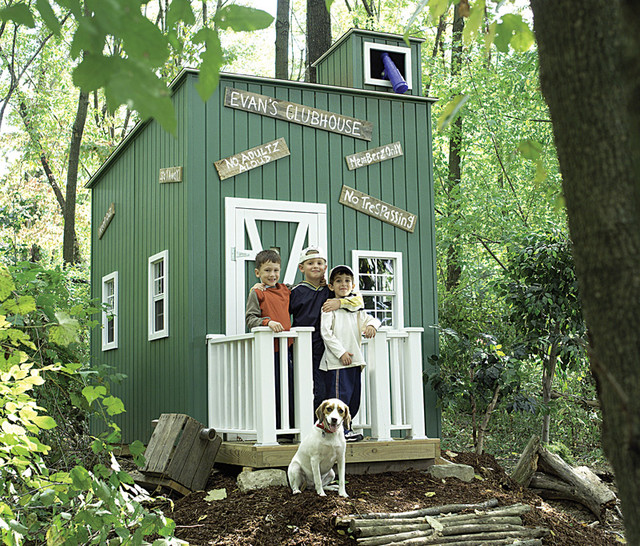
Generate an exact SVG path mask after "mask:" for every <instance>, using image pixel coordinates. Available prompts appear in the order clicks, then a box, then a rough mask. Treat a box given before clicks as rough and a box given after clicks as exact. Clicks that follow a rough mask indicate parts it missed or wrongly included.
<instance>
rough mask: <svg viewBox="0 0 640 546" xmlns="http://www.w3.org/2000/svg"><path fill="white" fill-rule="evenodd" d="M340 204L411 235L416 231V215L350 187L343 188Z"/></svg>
mask: <svg viewBox="0 0 640 546" xmlns="http://www.w3.org/2000/svg"><path fill="white" fill-rule="evenodd" d="M340 203H342V204H343V205H346V206H347V207H351V208H352V209H355V210H357V211H359V212H364V213H365V214H368V215H369V216H373V217H374V218H378V219H379V220H382V221H383V222H387V224H391V225H392V226H395V227H399V228H400V229H404V230H405V231H408V232H409V233H413V230H415V229H416V223H417V222H418V217H417V216H416V215H415V214H412V213H410V212H407V211H406V210H402V209H399V208H398V207H394V206H393V205H389V204H388V203H385V202H384V201H380V200H378V199H376V198H375V197H371V196H370V195H367V194H366V193H362V192H361V191H358V190H354V189H353V188H350V187H349V186H342V192H341V193H340Z"/></svg>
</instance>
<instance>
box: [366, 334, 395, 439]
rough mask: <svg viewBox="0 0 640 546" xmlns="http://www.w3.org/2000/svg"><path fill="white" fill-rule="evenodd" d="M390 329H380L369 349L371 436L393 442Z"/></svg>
mask: <svg viewBox="0 0 640 546" xmlns="http://www.w3.org/2000/svg"><path fill="white" fill-rule="evenodd" d="M387 331H388V328H384V327H383V328H380V330H378V333H377V334H376V337H374V338H373V340H371V341H372V344H373V347H372V346H371V342H370V345H369V347H370V348H372V349H373V351H370V352H369V364H368V365H369V366H371V369H370V378H371V394H372V397H373V403H372V404H371V436H372V438H374V439H376V440H379V441H385V440H391V391H390V384H389V350H388V346H387Z"/></svg>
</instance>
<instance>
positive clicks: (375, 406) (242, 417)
mask: <svg viewBox="0 0 640 546" xmlns="http://www.w3.org/2000/svg"><path fill="white" fill-rule="evenodd" d="M423 331H424V330H423V329H422V328H405V329H402V330H390V329H388V328H381V329H380V330H379V331H378V333H377V335H376V337H375V338H373V339H371V340H363V345H364V350H365V353H364V354H365V359H366V361H367V366H366V367H365V370H364V372H363V376H362V402H361V406H360V411H359V412H358V415H357V416H356V418H355V420H354V423H353V426H354V428H358V429H370V431H371V437H372V438H374V439H376V440H391V439H392V438H391V432H392V431H393V430H403V431H405V435H406V437H410V438H414V439H423V438H426V436H425V423H424V399H423V391H422V343H421V336H422V332H423ZM312 332H313V328H311V327H299V328H292V329H291V331H288V332H281V333H279V334H274V333H273V332H272V331H271V329H269V328H268V327H266V326H265V327H258V328H254V329H253V330H252V332H251V333H250V334H240V335H234V336H225V335H216V334H210V335H208V336H207V360H208V362H207V366H208V399H209V426H210V427H213V428H215V429H216V431H218V433H221V434H225V435H226V436H227V439H234V436H235V437H241V438H245V439H248V438H247V437H248V436H251V437H253V436H255V438H256V444H257V445H275V444H276V443H277V436H278V435H280V434H300V436H301V437H302V436H304V435H305V434H306V433H307V432H308V431H309V430H310V429H311V428H312V427H313V423H314V419H313V412H314V409H315V408H313V394H312V393H313V375H312V357H311V333H312ZM274 338H276V339H278V341H279V343H280V355H281V358H280V397H281V403H280V407H281V408H282V411H281V426H280V428H279V429H276V411H275V407H276V404H275V398H276V392H275V377H274V356H273V354H274V353H273V346H274ZM289 339H293V368H294V377H293V388H294V393H293V397H294V408H295V412H294V423H295V426H293V425H292V424H291V423H290V422H289V411H288V408H289V403H288V400H289V382H288V367H287V357H286V355H287V346H288V343H289Z"/></svg>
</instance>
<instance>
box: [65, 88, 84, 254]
mask: <svg viewBox="0 0 640 546" xmlns="http://www.w3.org/2000/svg"><path fill="white" fill-rule="evenodd" d="M88 106H89V93H87V92H86V91H80V95H79V97H78V109H77V111H76V119H75V121H74V123H73V129H72V131H71V145H70V146H69V163H68V166H67V191H66V198H65V202H66V205H65V207H64V236H63V242H62V256H63V259H64V262H65V263H78V262H79V261H80V248H79V246H78V240H77V239H76V192H77V188H78V167H79V165H80V144H81V143H82V135H83V133H84V124H85V121H86V120H87V110H88Z"/></svg>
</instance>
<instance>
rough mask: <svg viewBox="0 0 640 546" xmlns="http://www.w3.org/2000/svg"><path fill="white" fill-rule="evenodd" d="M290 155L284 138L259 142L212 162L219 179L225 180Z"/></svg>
mask: <svg viewBox="0 0 640 546" xmlns="http://www.w3.org/2000/svg"><path fill="white" fill-rule="evenodd" d="M288 155H291V153H290V152H289V148H287V143H286V142H285V140H284V138H279V139H277V140H272V141H271V142H267V143H266V144H260V146H256V147H255V148H251V149H249V150H245V151H244V152H240V153H238V154H235V155H232V156H231V157H226V158H224V159H220V160H218V161H216V162H214V166H215V168H216V170H217V171H218V176H219V177H220V180H225V179H227V178H231V177H232V176H236V175H237V174H240V173H243V172H245V171H249V170H251V169H255V168H256V167H260V166H261V165H266V164H267V163H270V162H271V161H275V160H276V159H280V158H281V157H286V156H288Z"/></svg>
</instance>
